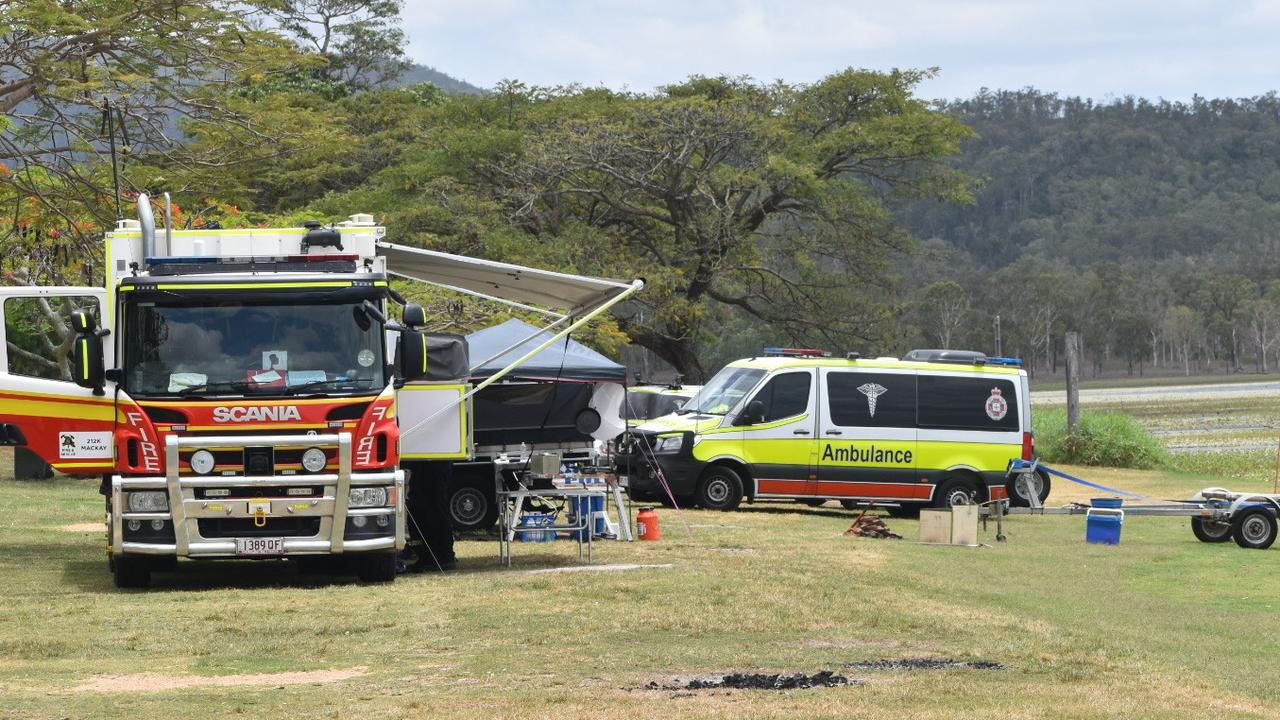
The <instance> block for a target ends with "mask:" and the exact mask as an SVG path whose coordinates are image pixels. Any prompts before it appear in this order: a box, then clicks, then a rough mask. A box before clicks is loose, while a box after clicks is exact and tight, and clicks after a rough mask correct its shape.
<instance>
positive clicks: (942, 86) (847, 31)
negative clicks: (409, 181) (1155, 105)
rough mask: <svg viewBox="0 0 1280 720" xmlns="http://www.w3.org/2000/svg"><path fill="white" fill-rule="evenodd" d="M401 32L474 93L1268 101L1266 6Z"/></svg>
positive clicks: (602, 4) (594, 18) (667, 18)
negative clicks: (806, 89) (884, 90)
mask: <svg viewBox="0 0 1280 720" xmlns="http://www.w3.org/2000/svg"><path fill="white" fill-rule="evenodd" d="M402 18H403V28H404V30H405V32H406V34H407V35H408V37H409V40H410V43H409V47H408V53H409V55H410V57H411V58H412V59H413V60H415V61H416V62H418V63H420V64H423V65H429V66H432V67H435V68H436V69H438V70H441V71H443V72H445V73H448V74H449V75H452V76H454V77H457V78H460V79H463V80H466V81H467V82H470V83H472V84H473V85H479V86H481V87H486V88H487V87H493V86H494V84H496V83H497V82H498V81H500V80H503V79H515V80H520V81H522V82H525V83H527V84H531V85H563V84H568V83H581V84H584V85H604V86H607V87H611V88H614V89H623V88H626V89H630V90H633V91H642V92H643V91H650V90H653V89H654V88H656V87H659V86H661V85H664V84H668V83H673V82H679V81H681V80H683V79H685V78H687V77H688V76H689V75H693V74H702V75H722V74H728V75H749V76H751V77H754V78H757V79H760V80H776V79H781V80H785V81H788V82H792V83H810V82H815V81H817V80H820V79H822V78H823V77H824V76H826V75H828V74H830V73H833V72H836V71H839V70H841V69H844V68H846V67H850V66H853V67H860V68H870V69H876V70H888V69H890V68H894V67H899V68H929V67H938V68H939V69H940V72H939V74H938V75H937V77H935V78H933V79H931V80H928V81H926V82H925V83H924V84H923V85H922V86H921V87H920V88H919V93H918V94H920V95H922V96H924V97H930V98H948V99H949V98H957V97H968V96H971V95H973V94H974V92H976V91H977V90H978V89H980V88H983V87H988V88H993V89H1018V88H1024V87H1029V86H1030V87H1036V88H1038V89H1040V90H1044V91H1056V92H1058V93H1060V94H1063V95H1079V96H1083V97H1092V98H1094V99H1098V100H1104V99H1108V98H1114V97H1123V96H1126V95H1135V96H1141V97H1147V98H1151V99H1157V98H1164V99H1168V100H1186V99H1190V98H1191V97H1192V96H1193V95H1196V94H1199V95H1202V96H1207V97H1225V96H1231V97H1243V96H1252V95H1258V94H1262V93H1265V92H1267V91H1269V90H1273V89H1280V75H1278V73H1280V0H1216V1H1215V0H1158V1H1142V0H1057V1H1052V2H1050V1H1044V0H1025V1H1023V2H1018V1H1016V0H951V1H948V0H887V1H886V0H877V1H874V2H869V1H866V0H846V1H844V2H838V1H835V0H793V1H792V2H781V1H777V0H683V1H681V0H645V1H643V2H623V1H621V0H599V1H598V2H588V1H586V0H525V1H523V2H521V1H519V0H405V6H404V10H403V11H402Z"/></svg>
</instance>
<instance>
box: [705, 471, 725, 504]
mask: <svg viewBox="0 0 1280 720" xmlns="http://www.w3.org/2000/svg"><path fill="white" fill-rule="evenodd" d="M707 499H708V500H710V501H711V502H713V503H715V504H717V505H718V504H720V503H722V502H725V501H726V500H728V499H729V481H728V480H725V479H724V478H722V477H720V476H718V475H717V476H716V477H713V478H711V479H710V480H708V481H707Z"/></svg>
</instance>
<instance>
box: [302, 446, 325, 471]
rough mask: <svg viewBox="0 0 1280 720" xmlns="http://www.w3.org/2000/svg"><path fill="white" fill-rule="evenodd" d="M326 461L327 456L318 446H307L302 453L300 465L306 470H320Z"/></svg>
mask: <svg viewBox="0 0 1280 720" xmlns="http://www.w3.org/2000/svg"><path fill="white" fill-rule="evenodd" d="M327 462H328V458H326V457H325V456H324V451H323V450H321V449H320V448H307V451H306V452H304V453H302V467H304V468H306V470H307V472H313V473H316V472H320V471H321V470H323V469H324V466H325V463H327Z"/></svg>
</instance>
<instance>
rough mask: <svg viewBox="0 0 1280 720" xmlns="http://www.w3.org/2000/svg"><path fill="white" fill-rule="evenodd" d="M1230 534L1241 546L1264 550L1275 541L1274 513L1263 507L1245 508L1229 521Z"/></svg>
mask: <svg viewBox="0 0 1280 720" xmlns="http://www.w3.org/2000/svg"><path fill="white" fill-rule="evenodd" d="M1231 535H1232V537H1234V538H1235V541H1236V544H1237V545H1239V546H1240V547H1242V548H1254V549H1257V550H1266V549H1267V548H1269V547H1271V544H1272V543H1274V542H1275V541H1276V513H1275V511H1274V510H1271V509H1270V508H1265V507H1251V508H1245V509H1244V510H1241V511H1240V512H1239V513H1237V514H1236V517H1235V519H1234V520H1233V521H1232V523H1231Z"/></svg>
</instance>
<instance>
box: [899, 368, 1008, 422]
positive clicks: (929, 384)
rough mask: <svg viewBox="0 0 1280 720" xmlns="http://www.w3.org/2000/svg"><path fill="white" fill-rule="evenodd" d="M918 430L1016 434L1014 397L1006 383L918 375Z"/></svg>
mask: <svg viewBox="0 0 1280 720" xmlns="http://www.w3.org/2000/svg"><path fill="white" fill-rule="evenodd" d="M919 387H920V427H922V428H930V429H935V430H986V431H997V432H1017V430H1018V428H1019V425H1018V395H1017V391H1016V390H1015V389H1014V384H1013V383H1012V382H1010V381H1009V380H997V379H992V378H967V377H948V376H942V375H921V376H920V381H919Z"/></svg>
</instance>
